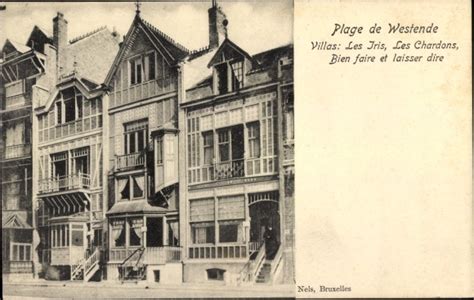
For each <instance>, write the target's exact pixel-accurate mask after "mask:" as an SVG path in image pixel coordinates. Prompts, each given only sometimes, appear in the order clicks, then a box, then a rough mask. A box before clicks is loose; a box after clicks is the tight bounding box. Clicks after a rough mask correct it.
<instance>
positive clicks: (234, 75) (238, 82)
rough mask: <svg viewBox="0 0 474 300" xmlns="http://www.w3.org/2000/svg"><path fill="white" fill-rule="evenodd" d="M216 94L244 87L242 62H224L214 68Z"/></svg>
mask: <svg viewBox="0 0 474 300" xmlns="http://www.w3.org/2000/svg"><path fill="white" fill-rule="evenodd" d="M215 70H216V77H215V78H216V80H217V85H216V88H217V93H219V94H225V93H228V92H232V91H236V90H239V89H241V88H243V86H244V62H243V61H242V60H237V61H233V62H229V61H227V62H224V63H221V64H219V65H216V66H215Z"/></svg>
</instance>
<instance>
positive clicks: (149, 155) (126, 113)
mask: <svg viewBox="0 0 474 300" xmlns="http://www.w3.org/2000/svg"><path fill="white" fill-rule="evenodd" d="M187 54H188V50H187V49H186V48H184V47H183V46H181V45H179V44H178V43H176V42H175V41H174V40H172V39H171V38H169V37H168V36H167V35H165V34H164V33H163V32H161V31H160V30H159V29H157V28H155V27H154V26H152V25H151V24H150V23H148V22H146V21H145V20H143V19H142V18H141V17H140V15H139V14H138V13H137V15H136V17H135V19H134V21H133V23H132V25H131V27H130V30H129V31H128V34H127V35H126V36H125V39H124V42H123V44H122V46H121V49H120V51H119V53H118V55H117V57H116V59H115V61H114V65H113V67H112V69H111V70H110V72H109V75H108V77H107V78H108V79H107V84H108V85H109V87H110V92H109V99H110V106H109V111H108V112H109V118H110V119H109V120H110V126H109V128H110V131H109V141H110V146H109V148H110V153H109V159H110V163H109V165H110V173H109V174H110V177H109V181H108V184H109V186H110V187H113V189H111V190H113V192H112V193H110V194H109V201H110V202H109V206H110V209H109V210H108V212H107V216H108V223H109V224H108V225H109V233H110V234H109V241H108V242H109V251H108V254H109V255H108V257H109V260H108V268H107V273H108V279H110V280H121V281H126V280H147V281H159V282H165V283H166V282H168V283H178V282H181V281H182V275H181V274H182V265H181V252H182V250H181V247H180V246H181V242H180V237H179V222H178V221H179V219H178V216H179V213H178V209H179V207H178V200H179V197H178V127H177V126H178V123H177V118H178V114H177V111H178V73H179V71H178V70H179V62H180V61H181V60H182V59H183V58H184V57H185V56H187Z"/></svg>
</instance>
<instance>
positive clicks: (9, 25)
mask: <svg viewBox="0 0 474 300" xmlns="http://www.w3.org/2000/svg"><path fill="white" fill-rule="evenodd" d="M218 5H219V6H221V7H222V9H223V10H224V12H225V14H226V16H227V19H228V21H229V25H228V26H227V28H228V36H229V38H230V39H231V40H232V41H233V42H234V43H236V44H238V45H239V46H240V47H242V48H243V49H244V50H246V51H247V52H249V53H250V54H254V53H257V52H260V51H264V50H267V49H271V48H274V47H277V46H281V45H285V44H288V43H291V42H292V40H293V1H292V0H267V1H262V0H259V1H257V0H254V1H251V0H247V1H243V0H240V1H228V0H226V1H224V0H218ZM6 6H7V9H6V10H3V11H0V45H2V46H3V44H4V42H5V40H6V39H7V38H9V39H11V40H13V41H16V42H19V43H21V44H25V43H26V40H27V39H28V36H29V34H30V33H31V30H32V29H33V27H34V25H38V26H39V27H41V28H43V29H44V30H48V31H49V32H51V33H52V32H53V25H52V19H53V18H54V17H55V16H56V14H57V12H58V11H60V12H62V13H63V14H64V17H65V18H66V19H67V20H68V39H69V40H71V39H73V38H75V37H78V36H80V35H82V34H85V33H88V32H90V31H93V30H94V29H96V28H99V27H102V26H107V27H108V28H109V29H110V30H113V29H116V30H117V31H118V32H119V33H120V34H121V35H122V36H123V35H125V34H126V33H127V31H128V29H129V27H130V25H131V23H132V21H133V18H134V15H135V3H134V2H105V3H104V2H102V3H100V2H80V3H77V2H66V3H64V2H59V3H56V2H49V3H44V2H34V3H26V2H23V3H10V2H7V3H6ZM210 6H211V1H210V0H209V1H186V2H178V1H176V2H169V1H168V2H165V1H154V2H142V5H141V16H142V18H143V19H145V20H147V21H149V22H150V23H151V24H153V25H154V26H155V27H157V28H158V29H160V30H161V31H163V32H165V33H166V34H167V35H169V36H171V37H172V38H173V39H174V40H176V41H177V42H179V43H180V44H182V45H183V46H185V47H187V48H188V49H190V50H194V49H198V48H201V47H204V46H206V45H207V44H208V34H209V33H208V32H209V31H208V30H209V29H208V16H207V10H208V8H209V7H210Z"/></svg>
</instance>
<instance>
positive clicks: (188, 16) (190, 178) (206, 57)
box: [0, 0, 295, 298]
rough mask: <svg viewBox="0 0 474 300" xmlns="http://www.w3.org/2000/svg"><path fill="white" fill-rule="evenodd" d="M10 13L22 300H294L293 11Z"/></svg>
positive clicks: (106, 6)
mask: <svg viewBox="0 0 474 300" xmlns="http://www.w3.org/2000/svg"><path fill="white" fill-rule="evenodd" d="M2 7H3V9H2V11H0V18H2V20H1V22H0V24H2V29H1V36H0V43H1V44H2V46H1V47H2V48H1V55H0V67H1V79H0V80H1V88H0V96H1V97H0V98H1V112H0V126H1V127H0V129H1V144H0V150H1V190H0V191H1V196H2V278H3V288H4V294H5V295H6V296H12V297H14V296H16V297H22V296H24V297H33V296H36V297H66V298H71V297H83V298H93V297H112V298H113V297H126V298H128V297H154V296H157V295H159V296H168V297H191V296H193V297H194V296H201V297H207V296H259V295H265V296H272V295H273V296H275V297H282V296H283V297H285V296H288V297H291V296H294V284H295V270H294V269H295V263H294V259H295V258H294V250H295V249H294V248H295V247H294V240H295V237H294V234H295V221H294V218H295V216H294V178H295V171H294V93H293V27H292V26H293V2H292V1H272V2H269V1H262V2H242V1H236V2H233V1H218V0H212V1H211V0H209V1H200V2H189V1H188V2H161V1H156V2H147V1H136V2H117V3H113V2H104V3H95V2H82V3H81V2H76V3H72V2H71V3H68V2H65V3H60V2H57V3H56V2H45V3H39V2H34V3H28V2H18V3H13V2H6V3H3V4H2Z"/></svg>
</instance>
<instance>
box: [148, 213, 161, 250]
mask: <svg viewBox="0 0 474 300" xmlns="http://www.w3.org/2000/svg"><path fill="white" fill-rule="evenodd" d="M146 227H147V233H146V245H147V247H162V246H163V218H162V217H157V218H147V219H146Z"/></svg>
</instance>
